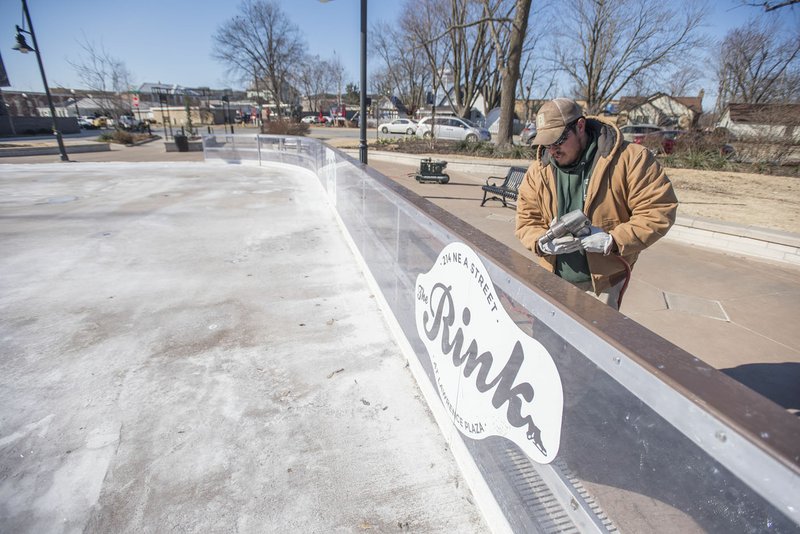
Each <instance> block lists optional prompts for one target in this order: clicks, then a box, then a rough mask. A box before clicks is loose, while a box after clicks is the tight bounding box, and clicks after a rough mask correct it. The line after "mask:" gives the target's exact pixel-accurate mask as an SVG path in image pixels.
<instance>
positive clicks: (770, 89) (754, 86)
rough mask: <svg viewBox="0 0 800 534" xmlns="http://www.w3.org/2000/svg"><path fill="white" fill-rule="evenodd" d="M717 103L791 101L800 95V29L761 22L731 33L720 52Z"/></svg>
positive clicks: (719, 104) (726, 37)
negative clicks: (787, 29) (785, 31)
mask: <svg viewBox="0 0 800 534" xmlns="http://www.w3.org/2000/svg"><path fill="white" fill-rule="evenodd" d="M717 57H718V58H719V60H718V67H717V82H718V84H719V96H718V97H717V104H718V106H719V107H720V109H722V108H723V107H724V106H725V105H726V104H727V103H729V102H741V103H750V104H757V103H762V102H779V101H780V102H788V101H793V100H795V99H797V98H798V97H800V87H799V85H798V81H800V32H798V31H797V30H796V29H793V30H791V31H790V32H789V33H788V34H782V33H781V32H780V31H777V29H776V27H775V25H774V24H770V22H768V21H767V20H761V21H760V22H759V23H757V24H752V23H748V24H747V25H745V26H742V27H740V28H736V29H734V30H731V31H730V32H728V34H727V35H726V36H725V39H724V40H723V41H722V43H721V44H720V48H719V53H718V55H717Z"/></svg>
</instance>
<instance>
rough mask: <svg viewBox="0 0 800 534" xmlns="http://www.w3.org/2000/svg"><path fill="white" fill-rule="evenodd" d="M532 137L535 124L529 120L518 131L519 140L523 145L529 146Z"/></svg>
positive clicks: (534, 133) (534, 135)
mask: <svg viewBox="0 0 800 534" xmlns="http://www.w3.org/2000/svg"><path fill="white" fill-rule="evenodd" d="M534 137H536V124H534V123H532V122H529V123H528V124H526V125H525V128H523V129H522V131H521V132H520V134H519V142H520V143H521V144H523V145H526V146H529V145H530V144H531V141H533V138H534Z"/></svg>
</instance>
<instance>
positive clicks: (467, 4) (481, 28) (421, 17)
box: [401, 0, 493, 117]
mask: <svg viewBox="0 0 800 534" xmlns="http://www.w3.org/2000/svg"><path fill="white" fill-rule="evenodd" d="M405 12H406V16H405V17H404V18H403V19H402V21H401V28H402V29H403V31H404V32H405V33H406V35H410V36H411V39H412V44H413V46H415V47H418V48H420V49H421V50H422V51H423V52H424V53H425V57H426V58H427V60H428V65H429V67H430V69H431V73H432V75H433V85H434V86H438V87H439V88H441V89H442V90H444V92H445V96H446V98H447V100H448V103H449V104H450V107H451V108H452V109H453V110H454V111H455V113H456V114H458V115H460V116H462V117H468V116H469V114H470V110H471V109H472V107H473V105H474V104H475V102H476V100H477V99H478V96H479V95H480V94H481V90H482V89H483V87H484V85H485V82H486V79H487V76H489V75H490V71H491V68H490V66H491V58H492V53H493V52H492V50H493V48H492V43H491V40H490V39H489V37H488V27H487V25H486V24H479V23H476V21H478V20H481V19H482V13H483V5H482V2H481V1H480V0H406V10H405ZM445 74H447V75H445ZM446 81H452V85H450V84H448V83H445V82H446Z"/></svg>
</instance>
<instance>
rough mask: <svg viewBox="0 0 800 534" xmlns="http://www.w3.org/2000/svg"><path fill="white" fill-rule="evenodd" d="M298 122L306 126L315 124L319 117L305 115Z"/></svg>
mask: <svg viewBox="0 0 800 534" xmlns="http://www.w3.org/2000/svg"><path fill="white" fill-rule="evenodd" d="M300 122H304V123H306V124H317V123H318V122H319V117H317V116H316V115H307V116H305V117H303V118H302V119H300Z"/></svg>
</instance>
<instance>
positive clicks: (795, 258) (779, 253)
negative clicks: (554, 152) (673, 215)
mask: <svg viewBox="0 0 800 534" xmlns="http://www.w3.org/2000/svg"><path fill="white" fill-rule="evenodd" d="M344 152H345V153H347V154H349V155H351V156H354V157H356V158H357V157H358V151H357V150H351V149H346V150H344ZM369 157H371V158H376V159H380V160H382V161H395V162H397V163H403V164H406V165H419V160H420V159H422V158H427V157H431V158H433V159H446V160H447V168H448V169H452V170H454V171H460V172H470V173H477V174H485V175H486V176H505V174H506V172H507V171H508V168H509V167H510V166H521V167H527V166H528V165H529V163H530V162H529V161H527V160H513V159H511V160H491V163H488V162H487V160H486V159H484V158H467V157H463V156H462V157H459V158H458V159H453V158H452V157H451V156H450V155H448V154H398V153H395V152H381V151H376V150H372V151H370V153H369ZM666 239H672V240H674V241H680V242H682V243H688V244H691V245H696V246H700V247H706V248H711V249H715V250H720V251H723V252H728V253H731V254H742V255H745V256H752V257H756V258H761V259H766V260H771V261H777V262H781V263H788V264H791V265H794V266H797V267H800V234H793V233H789V232H781V231H779V230H771V229H769V228H759V227H756V226H747V225H741V224H735V223H729V222H722V221H715V220H711V219H702V218H699V217H682V216H678V218H677V220H676V221H675V225H674V226H673V227H672V229H671V230H670V232H669V234H667V237H666Z"/></svg>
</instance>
